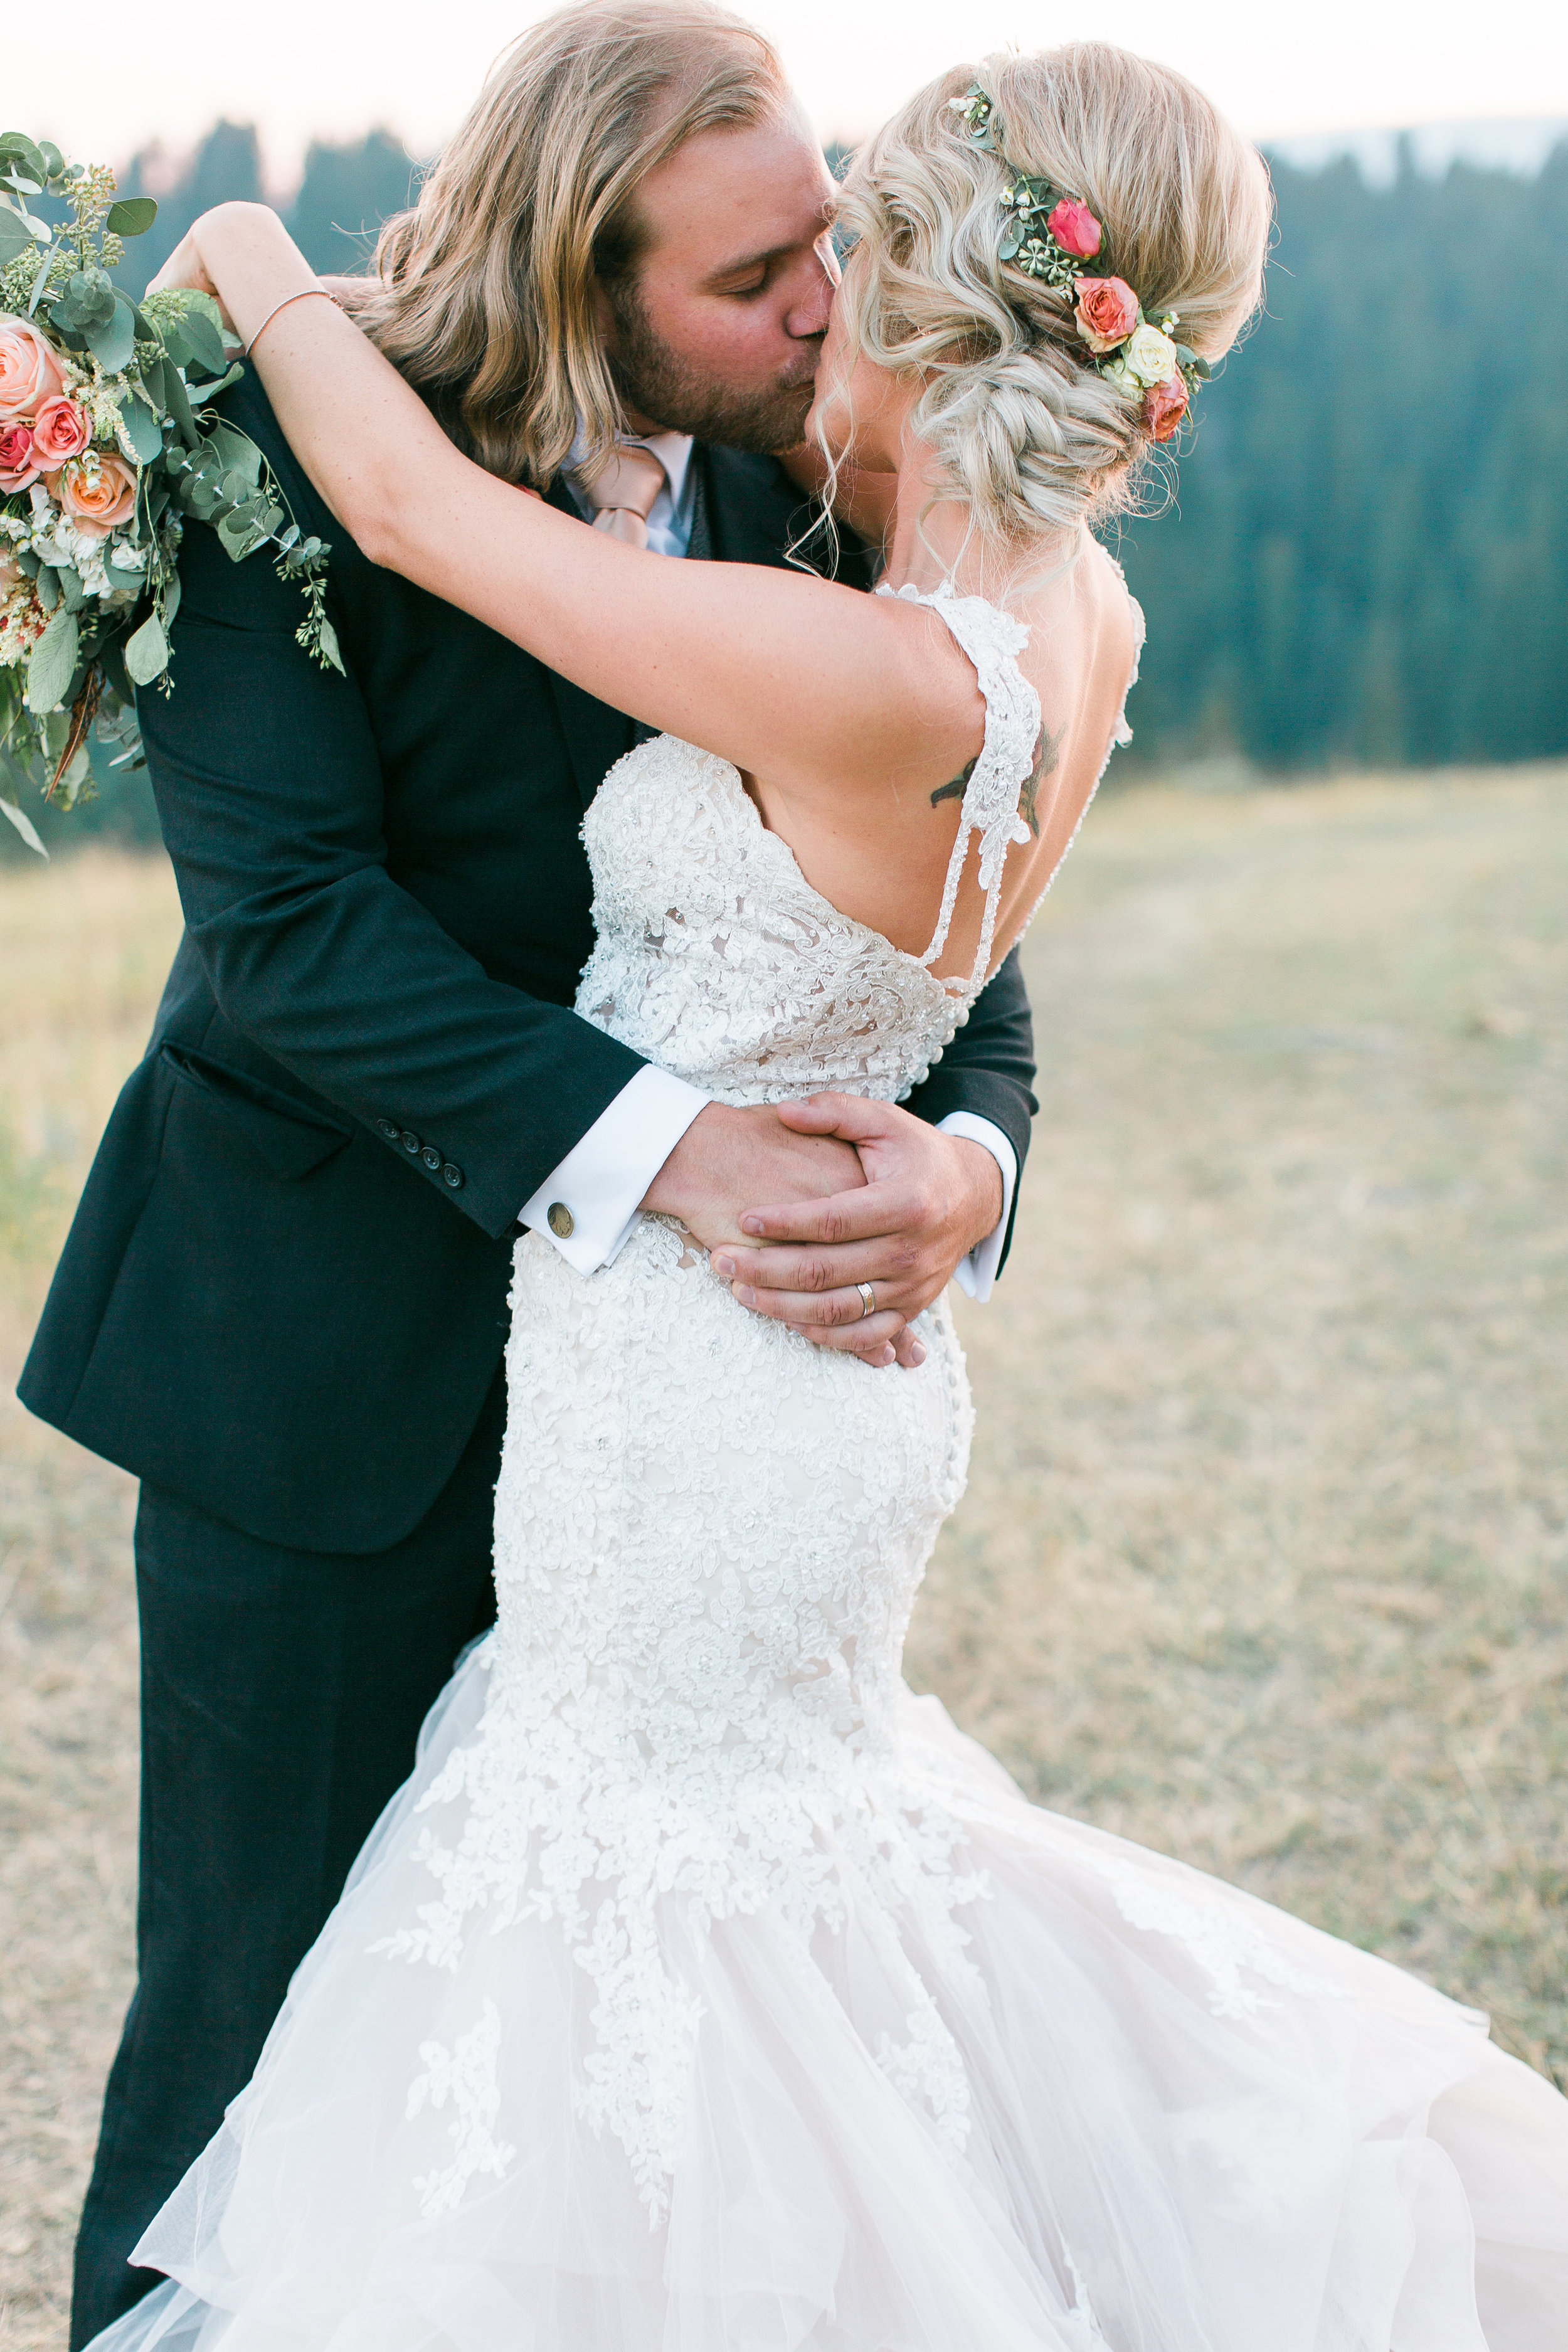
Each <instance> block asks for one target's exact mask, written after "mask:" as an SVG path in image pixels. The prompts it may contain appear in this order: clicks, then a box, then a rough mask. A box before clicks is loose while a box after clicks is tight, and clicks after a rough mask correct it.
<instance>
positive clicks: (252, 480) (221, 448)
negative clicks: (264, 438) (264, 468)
mask: <svg viewBox="0 0 1568 2352" xmlns="http://www.w3.org/2000/svg"><path fill="white" fill-rule="evenodd" d="M207 444H208V446H209V447H210V448H211V450H212V452H213V454H214V456H215V457H216V459H217V461H218V464H219V465H220V466H221V467H223V469H224V472H225V473H226V474H237V475H239V476H240V478H241V479H242V480H243V482H244V484H245V487H246V488H247V489H252V490H253V489H255V488H257V487H258V484H259V482H260V480H261V452H260V450H259V449H258V447H257V446H256V444H255V442H254V441H253V440H252V439H251V437H250V436H249V434H248V433H242V432H241V431H240V430H239V427H238V426H237V425H227V424H226V423H225V422H224V420H223V419H222V418H221V417H219V418H218V419H217V420H216V422H215V424H214V425H213V427H212V430H211V431H210V433H209V434H208V435H207Z"/></svg>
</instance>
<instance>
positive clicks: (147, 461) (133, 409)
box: [120, 394, 163, 466]
mask: <svg viewBox="0 0 1568 2352" xmlns="http://www.w3.org/2000/svg"><path fill="white" fill-rule="evenodd" d="M120 421H121V424H122V425H124V427H125V437H126V439H127V440H128V441H129V442H130V444H131V447H132V455H133V456H134V457H135V459H136V463H137V464H138V465H139V466H150V465H151V464H152V462H153V458H154V457H162V456H163V426H162V425H161V424H160V423H159V422H158V419H157V418H156V417H155V416H154V415H153V412H152V410H151V409H150V408H148V407H146V406H145V405H144V404H143V403H142V402H141V401H140V400H138V399H137V398H136V397H135V395H134V394H129V395H128V396H127V397H126V398H125V399H124V400H122V401H121V404H120Z"/></svg>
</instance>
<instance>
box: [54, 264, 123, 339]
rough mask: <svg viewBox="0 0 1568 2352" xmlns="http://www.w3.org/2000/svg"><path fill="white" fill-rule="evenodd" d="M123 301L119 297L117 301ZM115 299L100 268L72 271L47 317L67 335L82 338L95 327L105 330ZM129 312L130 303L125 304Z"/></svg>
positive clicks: (107, 279)
mask: <svg viewBox="0 0 1568 2352" xmlns="http://www.w3.org/2000/svg"><path fill="white" fill-rule="evenodd" d="M118 299H120V300H121V301H123V300H124V297H123V295H121V297H119V298H118ZM115 303H116V296H115V291H114V288H113V286H112V284H111V283H110V279H109V278H108V277H107V275H106V274H105V272H104V271H103V270H101V269H97V268H89V269H73V270H72V272H71V274H70V276H69V277H68V278H67V279H66V282H65V284H64V286H63V287H62V288H61V289H60V291H59V293H58V295H57V296H56V298H55V301H54V303H53V305H52V307H51V309H50V312H49V316H50V317H51V318H52V319H53V320H54V322H55V324H56V326H57V327H63V328H65V329H66V331H68V333H70V334H77V335H85V334H87V333H88V332H89V331H90V330H91V329H92V328H94V327H107V326H108V325H109V324H110V320H112V319H113V317H114V311H115ZM125 307H126V309H127V310H129V309H130V307H131V306H130V304H129V303H126V306H125Z"/></svg>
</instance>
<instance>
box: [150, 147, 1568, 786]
mask: <svg viewBox="0 0 1568 2352" xmlns="http://www.w3.org/2000/svg"><path fill="white" fill-rule="evenodd" d="M146 171H147V165H146V163H144V162H143V161H142V159H138V160H137V162H136V163H133V164H132V169H131V171H130V172H129V173H127V174H126V175H125V184H126V186H127V189H128V190H132V189H135V188H137V187H140V186H141V185H142V184H143V180H144V174H145V173H146ZM1274 173H1275V184H1276V187H1277V190H1278V196H1279V235H1278V239H1277V242H1276V246H1275V251H1274V257H1273V261H1272V265H1271V268H1270V273H1269V280H1268V307H1267V311H1266V314H1265V315H1264V316H1263V317H1262V318H1261V319H1259V320H1258V323H1257V325H1256V327H1255V328H1254V330H1253V331H1252V332H1251V334H1250V335H1249V336H1248V338H1247V341H1246V342H1245V343H1244V345H1243V346H1242V347H1241V349H1240V350H1239V351H1237V352H1236V353H1235V354H1233V356H1232V358H1231V359H1230V360H1229V361H1228V362H1227V363H1226V366H1225V368H1224V370H1223V372H1222V373H1221V374H1220V375H1219V377H1218V378H1217V379H1216V380H1215V383H1213V384H1211V385H1209V386H1208V387H1206V388H1205V391H1204V394H1203V395H1202V397H1201V399H1200V401H1199V402H1198V404H1197V425H1196V429H1195V433H1194V437H1193V443H1192V446H1191V447H1190V448H1189V449H1188V450H1187V451H1186V452H1185V454H1184V456H1183V457H1182V458H1181V460H1180V464H1179V468H1178V471H1177V479H1176V482H1175V484H1174V487H1173V493H1172V499H1173V502H1172V503H1171V504H1170V505H1169V506H1168V507H1167V508H1166V509H1165V511H1163V512H1162V513H1160V514H1158V515H1157V516H1155V515H1152V514H1150V515H1145V516H1143V517H1141V518H1139V519H1137V520H1131V521H1130V522H1127V523H1125V524H1124V525H1123V526H1122V528H1121V541H1120V551H1121V559H1122V562H1123V563H1124V564H1125V566H1126V570H1127V573H1128V577H1129V579H1130V581H1131V583H1132V585H1133V587H1134V589H1135V590H1136V592H1137V593H1138V594H1139V596H1140V597H1141V598H1142V602H1143V604H1144V607H1145V609H1146V612H1147V614H1148V620H1149V648H1148V652H1147V655H1146V656H1145V659H1144V664H1143V677H1142V684H1141V686H1140V688H1139V689H1138V693H1137V696H1136V698H1135V703H1134V709H1133V716H1134V719H1135V721H1136V725H1137V735H1138V751H1139V752H1140V753H1141V754H1145V755H1157V756H1161V757H1170V758H1184V757H1190V756H1193V757H1196V756H1206V755H1210V754H1215V753H1237V752H1238V753H1240V754H1242V755H1243V756H1244V757H1245V758H1247V760H1249V761H1253V762H1254V763H1256V764H1257V765H1258V767H1260V768H1262V769H1265V770H1268V771H1280V770H1291V769H1301V768H1315V767H1322V766H1324V765H1334V764H1340V763H1342V762H1355V763H1363V762H1375V763H1394V764H1402V763H1412V764H1419V765H1422V766H1429V765H1436V764H1443V763H1446V762H1451V761H1491V760H1519V759H1528V758H1531V757H1536V756H1540V755H1542V754H1551V753H1555V752H1562V751H1568V645H1565V642H1564V639H1565V626H1564V615H1565V613H1568V146H1564V147H1562V148H1560V149H1559V150H1558V151H1557V152H1556V153H1555V154H1554V155H1553V156H1552V158H1551V160H1550V161H1549V162H1548V163H1547V164H1546V165H1545V166H1544V168H1543V169H1542V172H1541V173H1539V174H1538V175H1537V176H1536V177H1535V178H1534V179H1529V180H1527V179H1521V178H1518V177H1515V176H1513V175H1511V174H1510V173H1502V172H1494V171H1483V170H1479V169H1477V168H1474V167H1472V166H1469V165H1466V164H1462V163H1461V164H1456V165H1454V166H1453V167H1452V168H1451V169H1450V170H1449V171H1448V172H1447V173H1446V175H1445V176H1444V177H1442V178H1441V179H1433V178H1428V177H1426V176H1424V175H1423V174H1421V173H1418V172H1416V171H1415V169H1414V167H1413V165H1412V164H1411V163H1410V160H1409V158H1408V156H1406V158H1405V162H1404V164H1403V167H1402V169H1401V170H1400V172H1399V173H1398V175H1397V177H1396V178H1395V179H1394V182H1393V184H1390V185H1388V186H1382V187H1378V186H1371V185H1369V184H1367V182H1366V181H1365V180H1364V179H1363V177H1362V174H1361V173H1360V171H1359V170H1358V168H1357V167H1356V165H1355V164H1354V163H1351V162H1348V161H1346V162H1342V163H1335V164H1333V165H1331V166H1330V167H1329V168H1327V169H1326V170H1322V171H1318V172H1310V173H1309V172H1300V171H1297V170H1294V169H1292V168H1291V167H1290V166H1289V165H1288V164H1284V163H1276V164H1275V166H1274ZM411 176H412V175H411V167H410V164H409V162H408V158H407V156H406V155H405V152H404V151H403V149H402V147H401V146H400V145H399V144H398V143H397V142H396V141H395V139H393V138H392V137H390V136H389V135H388V134H387V133H386V132H384V131H375V132H373V133H372V134H371V135H370V137H369V138H367V139H366V140H364V141H363V142H362V143H360V144H359V145H357V146H352V147H346V148H337V147H329V146H323V145H318V146H315V147H312V148H311V150H310V155H309V157H308V159H307V163H306V169H305V173H304V178H303V181H302V183H301V185H300V190H299V193H298V194H297V196H296V197H295V198H294V200H293V202H292V204H291V205H289V207H288V208H287V211H286V215H285V216H286V218H287V219H288V222H289V227H290V228H291V230H292V231H293V233H294V235H295V236H297V237H298V238H299V240H300V244H301V245H302V246H303V247H304V249H305V252H306V253H307V255H308V256H309V257H310V260H311V261H312V262H313V263H315V265H316V266H317V267H318V268H323V269H326V268H336V269H347V268H357V267H361V266H363V258H364V257H365V255H366V253H367V251H368V247H369V243H370V239H371V237H372V236H373V235H374V228H375V226H376V224H377V223H378V222H379V221H380V220H381V219H382V218H384V216H385V215H386V214H388V213H389V212H393V211H395V210H397V209H398V208H400V207H401V206H402V205H404V204H405V203H406V202H407V201H408V200H409V192H410V185H411ZM261 192H262V183H261V173H260V164H259V158H258V152H257V145H256V139H255V135H254V133H253V132H252V131H249V130H246V129H237V128H236V127H235V126H234V125H232V124H229V123H220V124H219V125H218V126H217V128H216V130H215V131H213V132H212V133H211V134H210V136H209V137H208V138H207V140H206V141H205V142H204V144H203V146H202V147H201V148H200V150H199V151H198V152H197V153H196V154H195V157H194V158H193V160H192V162H191V164H190V166H189V168H188V169H187V170H186V172H185V173H184V175H183V177H182V178H181V180H180V181H179V183H178V184H177V185H176V186H175V187H174V189H173V190H172V191H167V192H165V193H164V197H163V211H162V213H161V215H160V217H159V220H158V222H157V224H156V226H155V227H154V229H153V232H152V234H151V236H148V237H147V238H146V239H144V240H142V242H141V244H140V245H139V246H138V247H134V248H132V250H133V252H134V253H135V255H136V257H137V260H138V263H139V264H140V263H142V262H143V261H144V262H146V263H147V264H149V265H150V266H151V267H153V268H155V267H156V266H157V264H158V262H159V261H160V260H161V259H162V258H163V254H164V253H165V252H166V251H167V250H168V249H169V248H170V247H172V245H173V243H174V239H175V237H176V236H178V235H179V234H180V233H181V232H182V231H183V230H184V226H185V225H186V224H187V222H188V221H189V220H190V219H191V218H192V217H194V215H195V213H196V212H198V211H199V210H201V209H202V208H203V207H204V206H205V205H211V204H216V202H218V201H219V200H220V199H221V198H223V197H226V196H248V197H252V198H254V197H258V196H259V195H260V194H261ZM1162 495H1163V494H1162V488H1161V485H1160V483H1159V481H1158V480H1151V482H1150V483H1149V484H1148V485H1147V486H1146V488H1145V493H1144V499H1143V503H1144V505H1145V506H1146V507H1150V508H1152V507H1156V506H1158V505H1160V504H1161V501H1162Z"/></svg>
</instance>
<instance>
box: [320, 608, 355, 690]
mask: <svg viewBox="0 0 1568 2352" xmlns="http://www.w3.org/2000/svg"><path fill="white" fill-rule="evenodd" d="M316 643H317V644H318V645H319V646H321V651H322V653H323V654H324V655H325V656H326V657H327V659H328V660H329V661H330V662H331V665H332V667H333V668H334V669H335V670H336V671H337V673H338V676H339V677H347V676H348V672H347V670H346V669H345V668H344V667H343V657H342V653H341V652H340V650H339V647H338V633H337V631H336V629H334V628H333V626H332V625H331V621H329V620H328V618H327V616H326V614H324V613H323V614H321V623H320V625H319V626H318V628H317V631H316Z"/></svg>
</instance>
